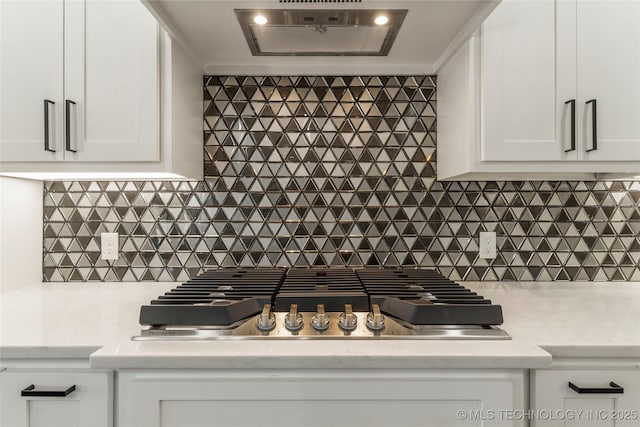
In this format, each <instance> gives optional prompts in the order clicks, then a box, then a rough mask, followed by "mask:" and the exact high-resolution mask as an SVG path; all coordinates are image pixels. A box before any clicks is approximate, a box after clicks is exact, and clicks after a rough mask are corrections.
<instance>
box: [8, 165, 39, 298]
mask: <svg viewBox="0 0 640 427" xmlns="http://www.w3.org/2000/svg"><path fill="white" fill-rule="evenodd" d="M43 188H44V186H43V184H42V181H34V180H27V179H18V178H7V177H0V291H3V292H4V291H7V290H10V289H14V288H17V287H19V286H21V285H25V284H28V283H39V282H42V197H43Z"/></svg>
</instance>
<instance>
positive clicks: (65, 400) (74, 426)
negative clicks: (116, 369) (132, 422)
mask: <svg viewBox="0 0 640 427" xmlns="http://www.w3.org/2000/svg"><path fill="white" fill-rule="evenodd" d="M31 385H33V386H34V390H36V391H37V390H40V391H42V390H49V391H51V389H52V388H54V389H55V390H64V389H65V388H68V387H69V386H72V385H75V391H73V392H71V393H70V394H69V395H68V396H65V397H46V396H44V397H39V396H22V395H21V392H22V390H24V389H25V388H27V387H29V386H31ZM112 393H113V387H112V382H111V378H110V375H109V374H107V373H87V372H82V373H72V372H65V373H61V372H40V371H22V370H11V369H9V370H6V371H3V372H1V373H0V397H1V399H0V405H1V406H0V409H1V410H0V425H2V426H3V427H4V426H7V427H111V426H112V425H113V415H112V410H113V406H112Z"/></svg>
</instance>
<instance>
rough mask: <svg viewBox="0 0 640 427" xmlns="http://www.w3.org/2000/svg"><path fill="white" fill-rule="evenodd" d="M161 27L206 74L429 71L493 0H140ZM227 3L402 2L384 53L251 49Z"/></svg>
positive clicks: (340, 6) (396, 5)
mask: <svg viewBox="0 0 640 427" xmlns="http://www.w3.org/2000/svg"><path fill="white" fill-rule="evenodd" d="M142 1H143V2H144V3H145V4H146V5H147V7H148V8H149V10H151V12H152V13H153V14H154V15H155V16H156V18H158V20H159V21H160V22H161V24H162V25H163V27H165V29H166V30H167V32H168V33H169V34H170V35H171V36H172V37H173V38H174V39H175V40H177V41H178V42H179V43H180V44H181V45H182V46H183V47H184V48H185V49H186V50H188V52H189V53H190V56H192V58H194V60H196V61H197V62H198V63H200V64H201V65H202V67H203V70H204V71H205V72H206V73H209V74H254V75H255V74H263V75H269V74H271V75H273V74H285V75H292V74H296V75H329V74H334V75H335V74H352V75H354V74H415V73H419V74H429V73H434V72H435V71H437V69H438V68H439V66H440V65H442V61H443V60H444V59H445V58H446V57H447V56H448V55H449V54H450V53H451V52H452V50H453V49H454V48H455V47H457V46H458V45H459V44H460V43H462V42H463V41H464V40H465V39H466V38H467V37H468V36H469V35H470V34H471V33H472V31H474V30H475V29H476V28H477V27H478V26H479V24H480V22H482V20H483V19H484V18H485V17H486V16H487V15H488V14H489V13H490V12H491V10H493V8H495V6H496V5H497V4H498V3H499V0H409V1H406V0H384V1H383V0H363V1H362V2H359V3H344V2H340V3H325V2H323V3H315V2H307V3H291V2H287V3H280V2H279V1H278V0H270V1H249V0H231V1H230V0H142ZM234 9H257V10H260V9H263V10H264V9H307V10H308V9H334V10H344V9H381V10H390V9H406V10H407V15H406V17H405V18H404V22H403V24H402V27H401V28H400V31H399V33H398V35H397V37H396V40H395V43H394V44H393V46H392V48H391V51H390V52H389V54H388V56H305V57H296V56H253V55H252V53H251V50H250V49H249V46H248V44H247V41H246V39H245V36H244V35H243V32H242V29H241V27H240V24H239V23H238V19H237V18H236V14H235V12H234Z"/></svg>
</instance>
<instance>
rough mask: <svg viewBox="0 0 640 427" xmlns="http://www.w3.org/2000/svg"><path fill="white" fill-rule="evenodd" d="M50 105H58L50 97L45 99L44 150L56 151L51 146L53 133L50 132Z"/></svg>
mask: <svg viewBox="0 0 640 427" xmlns="http://www.w3.org/2000/svg"><path fill="white" fill-rule="evenodd" d="M49 105H56V103H55V102H53V101H50V100H48V99H45V100H44V151H49V152H51V153H55V152H56V150H54V149H53V148H51V135H50V134H49Z"/></svg>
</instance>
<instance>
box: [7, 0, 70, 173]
mask: <svg viewBox="0 0 640 427" xmlns="http://www.w3.org/2000/svg"><path fill="white" fill-rule="evenodd" d="M63 10H64V5H63V2H62V0H51V1H1V2H0V66H1V67H2V68H1V70H0V71H1V72H0V76H1V80H0V113H1V114H0V161H2V162H11V161H22V160H25V159H28V160H31V161H51V160H58V159H62V156H63V151H64V150H63V147H62V126H61V121H60V120H61V118H62V110H63V107H62V99H63V96H64V95H63V87H62V84H63V76H62V70H63V52H64V45H63V38H62V34H63V26H62V24H63V18H64V17H63ZM47 124H48V126H47ZM45 139H46V140H47V141H45Z"/></svg>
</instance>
